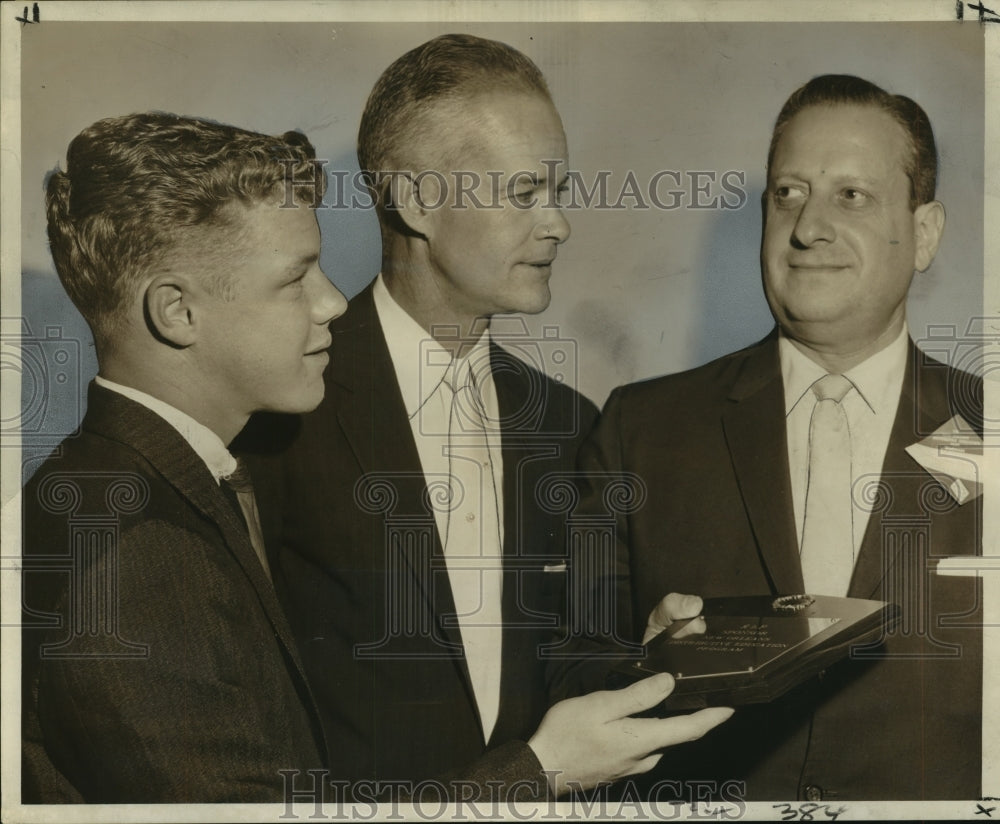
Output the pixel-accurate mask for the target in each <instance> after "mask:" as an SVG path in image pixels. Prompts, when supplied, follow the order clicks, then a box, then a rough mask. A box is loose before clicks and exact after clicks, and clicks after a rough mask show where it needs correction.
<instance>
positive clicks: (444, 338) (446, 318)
mask: <svg viewBox="0 0 1000 824" xmlns="http://www.w3.org/2000/svg"><path fill="white" fill-rule="evenodd" d="M382 277H383V279H384V280H385V285H386V288H387V289H388V290H389V294H390V295H392V299H393V300H394V301H396V303H398V304H399V305H400V307H402V309H403V310H404V311H405V312H406V313H407V314H408V315H409V316H410V317H411V318H413V319H414V320H415V321H416V322H417V323H419V324H420V326H421V327H422V328H423V329H424V330H425V331H426V332H428V333H429V334H430V335H431V336H432V337H433V338H434V339H435V340H436V341H437V342H438V343H439V344H440V345H441V346H442V347H444V348H445V349H447V350H448V351H449V352H451V354H452V356H453V357H461V356H463V355H464V354H465V353H466V352H468V350H469V349H470V348H471V347H472V346H473V345H475V343H476V342H477V341H478V340H479V339H480V338H481V337H482V336H483V333H484V332H485V331H486V330H487V329H488V328H489V325H490V318H489V317H488V316H482V315H477V314H475V313H474V312H471V311H464V310H463V308H462V307H461V306H456V305H454V301H453V300H449V299H448V298H447V296H446V295H445V294H444V290H442V289H441V288H440V286H439V285H438V283H437V282H436V280H435V279H434V277H433V276H432V275H431V273H430V272H429V270H427V269H426V268H422V267H416V266H413V265H411V263H410V262H409V261H403V260H400V259H399V258H392V257H387V258H386V259H384V260H383V261H382Z"/></svg>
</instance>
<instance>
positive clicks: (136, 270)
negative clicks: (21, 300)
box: [45, 112, 326, 347]
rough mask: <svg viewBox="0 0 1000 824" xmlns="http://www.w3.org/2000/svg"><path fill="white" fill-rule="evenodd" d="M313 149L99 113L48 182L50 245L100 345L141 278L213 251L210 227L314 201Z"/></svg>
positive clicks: (188, 121) (230, 129)
mask: <svg viewBox="0 0 1000 824" xmlns="http://www.w3.org/2000/svg"><path fill="white" fill-rule="evenodd" d="M315 157H316V152H315V150H314V149H313V147H312V144H311V143H310V142H309V140H308V139H307V138H306V136H305V135H303V134H301V133H300V132H285V134H283V135H280V136H278V137H270V136H267V135H263V134H258V133H256V132H250V131H246V130H244V129H238V128H236V127H234V126H226V125H223V124H220V123H213V122H211V121H208V120H201V119H197V118H191V117H180V116H178V115H174V114H167V113H162V112H146V113H143V114H132V115H128V116H125V117H112V118H107V119H105V120H99V121H98V122H97V123H94V124H93V125H92V126H90V127H88V128H86V129H84V130H83V131H82V132H80V134H78V135H77V136H76V137H75V138H73V141H72V142H71V143H70V145H69V149H68V150H67V152H66V171H56V172H53V173H52V174H51V175H50V177H49V180H48V184H47V189H46V197H45V205H46V212H47V216H48V234H49V244H50V246H51V249H52V258H53V260H54V261H55V265H56V271H57V272H58V273H59V279H60V280H61V281H62V284H63V287H64V288H65V289H66V292H67V293H68V294H69V297H70V299H71V300H72V301H73V303H74V305H75V306H76V307H77V309H79V310H80V313H81V314H82V315H83V316H84V318H85V319H86V321H87V323H88V324H89V325H90V327H91V330H92V331H93V333H94V337H95V339H96V340H97V341H98V344H99V346H100V345H103V346H105V347H112V346H113V341H114V338H115V335H116V332H117V331H119V330H120V328H121V327H122V324H123V323H124V321H125V319H126V317H127V313H128V307H129V305H130V304H131V303H132V301H133V300H134V299H135V297H136V290H137V289H138V288H139V286H140V284H141V282H142V280H143V278H145V277H148V276H149V275H150V274H155V273H159V272H160V271H161V270H164V271H165V270H167V269H169V267H170V266H171V265H172V263H171V262H172V259H176V258H186V259H189V260H190V259H198V258H204V256H205V255H209V256H211V255H212V252H213V247H215V248H217V247H218V246H219V238H218V233H217V232H214V231H212V230H214V229H216V228H222V227H225V228H228V227H230V226H233V227H238V226H239V222H238V215H239V211H240V210H239V208H238V206H239V205H240V204H242V205H243V206H244V207H249V206H252V205H254V204H255V203H259V202H263V201H265V200H273V202H274V205H275V206H276V207H277V206H279V205H281V204H285V205H290V206H298V205H300V204H306V205H311V206H316V205H318V203H319V202H320V200H321V199H322V196H323V192H324V186H325V180H326V178H325V175H324V173H323V169H322V165H321V164H319V163H317V162H316V160H315ZM235 234H237V235H238V234H240V233H239V232H238V231H237V232H236V233H235ZM225 245H226V244H223V246H225ZM193 250H194V253H193ZM227 277H228V275H227ZM212 285H214V286H219V285H220V284H219V283H218V282H216V283H214V284H212Z"/></svg>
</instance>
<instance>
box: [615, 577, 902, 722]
mask: <svg viewBox="0 0 1000 824" xmlns="http://www.w3.org/2000/svg"><path fill="white" fill-rule="evenodd" d="M699 606H700V607H701V609H700V610H698V607H699ZM699 613H700V614H699ZM691 615H697V617H695V618H691V619H688V620H684V619H681V618H680V616H691ZM898 615H899V607H897V606H895V605H893V604H887V603H885V602H883V601H867V600H863V599H860V598H835V597H832V596H823V595H805V594H801V595H784V596H777V597H776V596H772V595H765V596H749V597H739V598H709V599H706V600H705V601H704V602H703V601H702V600H701V599H700V598H698V597H697V596H692V595H678V594H677V593H671V594H670V595H668V596H666V597H665V598H664V599H663V600H662V601H660V603H659V604H657V606H656V608H654V609H653V611H652V612H651V613H650V615H649V621H648V623H647V626H646V632H645V634H644V636H643V642H644V644H645V645H646V649H645V656H644V657H643V658H641V659H639V660H632V661H630V662H628V663H627V664H624V665H622V666H620V667H618V669H617V670H616V672H615V677H614V679H613V682H617V683H621V682H622V681H629V680H635V679H637V678H643V677H647V676H649V675H652V674H654V673H659V672H668V673H670V674H671V675H672V676H673V677H674V679H675V686H674V690H673V692H672V693H671V694H670V696H669V697H668V698H667V699H666V700H665V701H664V702H663V703H662V704H661V705H660V708H659V709H662V710H665V711H667V712H673V711H681V710H692V709H699V708H702V707H714V706H740V705H743V704H755V703H766V702H769V701H772V700H774V699H775V698H777V697H778V696H780V695H782V694H784V693H785V692H787V691H788V690H789V689H791V688H792V687H794V686H796V685H797V684H799V683H801V682H802V681H805V680H806V679H808V678H810V677H812V676H813V675H815V674H817V673H818V672H820V671H821V670H823V669H825V668H826V667H828V666H830V665H832V664H834V663H836V662H837V661H839V660H840V659H842V658H846V657H848V656H854V657H863V656H864V655H865V653H866V651H868V650H872V649H874V648H875V647H877V646H878V644H879V643H880V641H881V640H882V638H883V637H884V636H885V633H886V632H887V631H888V630H889V629H890V628H891V627H892V626H893V624H894V623H895V621H896V620H898Z"/></svg>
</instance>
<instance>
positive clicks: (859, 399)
mask: <svg viewBox="0 0 1000 824" xmlns="http://www.w3.org/2000/svg"><path fill="white" fill-rule="evenodd" d="M908 341H909V333H908V332H907V328H906V326H905V324H904V327H903V330H902V332H900V334H899V337H897V338H896V339H895V340H894V341H893V342H892V343H890V344H889V345H888V346H886V347H885V348H884V349H882V350H881V351H879V352H876V353H875V354H874V355H872V356H871V357H870V358H868V359H867V360H865V361H863V362H862V363H859V364H858V365H857V366H855V367H854V368H853V369H849V370H848V371H847V372H845V373H844V377H846V378H847V379H848V380H849V381H850V382H851V384H852V385H853V388H852V389H850V390H849V391H848V393H847V394H846V395H845V396H844V399H843V401H842V402H841V406H842V407H843V409H844V413H845V414H846V415H847V422H848V426H849V428H850V433H851V475H852V489H853V494H852V496H851V498H852V502H853V505H852V512H853V535H854V558H855V560H857V553H858V551H859V550H860V549H861V541H862V539H863V538H864V535H865V529H866V528H867V526H868V519H869V516H870V515H871V509H870V508H868V507H866V506H864V505H863V504H862V500H863V499H862V496H861V495H860V494H859V491H860V490H859V487H858V481H859V480H861V479H864V480H867V481H871V480H876V479H877V478H878V477H879V476H880V475H881V473H882V463H883V461H884V460H885V452H886V448H887V447H888V445H889V435H890V434H891V432H892V425H893V422H894V421H895V419H896V410H897V408H898V407H899V396H900V393H901V391H902V388H903V374H904V372H905V371H906V357H907V348H908ZM778 355H779V358H780V361H781V379H782V381H783V383H784V388H785V432H786V435H787V440H788V469H789V474H790V478H791V483H792V505H793V510H794V513H795V529H796V534H797V535H798V540H799V545H800V546H801V544H802V526H803V523H804V519H805V508H806V489H807V486H808V480H809V419H810V417H811V416H812V411H813V406H814V405H815V402H816V398H815V395H814V394H813V393H812V392H811V391H810V387H811V386H812V385H813V384H814V383H815V382H816V381H817V380H819V379H820V378H822V377H823V376H824V375H825V374H827V373H826V370H825V369H823V367H822V366H820V365H819V364H818V363H816V362H815V361H813V360H811V359H810V358H808V357H806V355H804V354H803V353H802V352H801V351H799V349H798V348H796V346H795V344H793V343H792V342H791V341H790V340H788V338H786V337H785V336H784V335H783V334H779V338H778Z"/></svg>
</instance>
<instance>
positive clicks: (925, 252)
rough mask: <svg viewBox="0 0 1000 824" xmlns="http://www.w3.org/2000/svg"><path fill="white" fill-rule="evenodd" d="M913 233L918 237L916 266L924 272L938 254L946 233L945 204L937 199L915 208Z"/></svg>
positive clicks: (919, 270)
mask: <svg viewBox="0 0 1000 824" xmlns="http://www.w3.org/2000/svg"><path fill="white" fill-rule="evenodd" d="M913 233H914V236H915V237H916V249H915V252H916V254H915V255H914V268H915V269H916V270H917V271H918V272H923V271H924V270H925V269H927V267H928V266H930V265H931V262H932V261H933V260H934V255H936V254H937V250H938V244H940V243H941V235H942V234H943V233H944V206H943V205H942V204H941V203H939V202H938V201H936V200H932V201H930V202H929V203H921V204H920V205H919V206H918V207H917V208H916V209H914V210H913Z"/></svg>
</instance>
